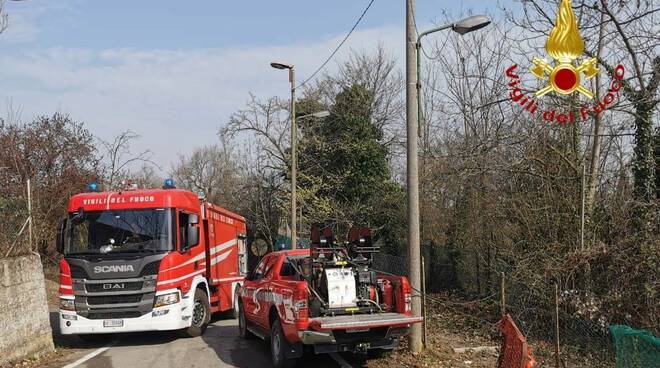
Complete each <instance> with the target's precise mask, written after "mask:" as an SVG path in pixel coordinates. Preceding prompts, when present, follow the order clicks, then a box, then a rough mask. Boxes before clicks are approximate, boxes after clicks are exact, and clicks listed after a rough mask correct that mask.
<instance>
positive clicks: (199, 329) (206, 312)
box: [183, 289, 211, 337]
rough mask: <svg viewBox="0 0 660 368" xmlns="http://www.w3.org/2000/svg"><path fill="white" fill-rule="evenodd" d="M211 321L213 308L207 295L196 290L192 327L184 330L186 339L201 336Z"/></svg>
mask: <svg viewBox="0 0 660 368" xmlns="http://www.w3.org/2000/svg"><path fill="white" fill-rule="evenodd" d="M210 320H211V307H210V306H209V298H208V297H207V296H206V293H205V292H203V291H202V290H200V289H197V290H195V299H194V301H193V306H192V316H190V327H188V328H186V329H185V330H183V335H184V336H186V337H196V336H201V335H202V334H203V333H204V331H206V327H208V325H209V321H210Z"/></svg>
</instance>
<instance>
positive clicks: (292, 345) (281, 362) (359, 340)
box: [236, 249, 422, 367]
mask: <svg viewBox="0 0 660 368" xmlns="http://www.w3.org/2000/svg"><path fill="white" fill-rule="evenodd" d="M312 252H313V251H312ZM317 255H318V254H317ZM313 256H314V255H312V256H311V257H313ZM311 257H310V250H309V249H301V250H289V251H280V252H274V253H270V254H268V255H266V256H265V257H264V258H263V259H262V260H261V262H260V263H259V264H258V265H257V267H256V268H255V269H254V271H253V272H252V273H251V274H250V275H249V276H248V278H247V279H246V280H245V283H244V284H243V286H242V287H241V288H240V289H239V290H238V291H237V298H236V300H238V304H239V305H238V314H239V315H238V319H239V330H240V336H241V337H242V338H246V339H247V338H251V337H254V336H255V335H256V336H258V337H260V338H262V339H264V340H267V341H270V345H271V355H272V360H273V365H274V366H275V367H290V366H293V365H295V362H296V359H297V358H300V357H301V356H302V355H303V346H304V345H310V346H312V347H313V350H314V352H315V353H316V354H320V353H332V352H361V353H368V354H369V356H374V355H375V356H378V355H381V354H382V353H387V352H389V351H392V350H393V349H394V348H395V347H396V346H397V345H398V342H399V338H401V337H402V336H405V335H407V334H408V331H409V327H410V325H411V324H412V323H418V322H421V321H422V318H421V317H413V316H412V313H411V306H410V298H411V289H410V285H409V283H408V280H407V279H406V278H405V277H403V276H391V275H380V274H377V273H376V272H375V271H371V270H367V268H366V267H362V268H360V267H359V266H358V265H355V264H353V263H352V262H351V261H350V258H347V259H348V260H342V258H341V257H340V258H335V259H334V260H332V261H330V262H331V264H332V265H333V266H336V267H332V268H330V269H328V270H324V271H323V272H321V273H320V275H321V276H318V278H317V281H318V280H321V279H322V280H321V284H324V285H327V287H317V288H315V287H314V286H313V285H314V284H315V285H319V283H316V282H315V281H314V280H310V277H309V276H305V274H306V273H307V275H310V274H311V275H314V274H316V275H319V273H318V272H316V273H314V272H310V271H309V268H310V267H311V266H312V265H313V264H316V263H313V262H312V261H314V259H310V258H311ZM321 258H323V256H321ZM317 263H318V262H317ZM305 265H307V267H308V268H307V272H306V271H305V270H304V268H305V267H306V266H305ZM363 274H364V275H366V276H363ZM346 275H348V276H349V277H348V278H344V279H345V280H348V282H346V283H344V284H342V281H341V280H342V277H343V276H346ZM368 278H371V280H370V281H369V280H367V279H368ZM337 280H339V281H337ZM363 282H367V283H369V282H371V285H368V284H364V283H363ZM363 284H364V285H363ZM356 288H357V289H358V290H357V291H356ZM361 289H363V290H365V291H364V292H360V290H361ZM338 292H339V294H338ZM365 293H366V295H367V297H368V298H369V299H371V302H368V303H365V302H364V301H363V300H362V299H361V297H360V295H364V294H365Z"/></svg>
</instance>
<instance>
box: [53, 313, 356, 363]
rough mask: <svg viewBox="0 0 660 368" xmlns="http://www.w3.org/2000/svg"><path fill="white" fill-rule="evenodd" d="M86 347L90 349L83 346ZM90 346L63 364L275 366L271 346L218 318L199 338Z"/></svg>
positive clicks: (117, 340)
mask: <svg viewBox="0 0 660 368" xmlns="http://www.w3.org/2000/svg"><path fill="white" fill-rule="evenodd" d="M81 345H83V346H84V344H83V343H81ZM87 347H88V348H86V349H85V350H84V351H82V352H79V353H78V354H76V356H74V357H71V358H70V360H71V361H67V362H65V363H62V364H61V365H59V366H60V367H63V368H135V367H138V368H149V367H158V368H184V367H190V368H194V367H200V368H201V367H204V368H208V367H245V368H248V367H255V368H256V367H259V368H262V367H270V366H271V363H270V347H269V345H268V343H267V342H264V341H262V340H260V339H254V340H243V339H241V338H240V337H239V336H238V327H237V321H236V320H216V321H214V322H212V323H211V324H210V325H209V327H208V329H207V330H206V333H205V334H204V335H203V336H201V337H197V338H180V337H178V336H177V335H176V334H175V333H171V332H167V333H163V332H157V333H156V332H150V333H139V334H138V333H131V334H121V335H117V336H115V337H114V338H112V339H109V340H108V341H107V342H106V343H99V344H98V345H97V346H94V347H89V345H87ZM353 358H354V357H352V356H350V355H348V356H338V355H334V356H329V355H313V354H306V355H305V357H304V358H303V359H301V360H300V361H299V363H298V365H297V366H298V367H314V368H326V367H327V368H330V367H333V368H335V367H342V368H346V367H359V364H357V363H356V362H351V361H352V360H354V359H353Z"/></svg>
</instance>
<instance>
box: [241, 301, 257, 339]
mask: <svg viewBox="0 0 660 368" xmlns="http://www.w3.org/2000/svg"><path fill="white" fill-rule="evenodd" d="M238 336H240V337H241V338H242V339H246V340H249V339H251V338H253V337H254V334H253V333H252V332H250V330H248V329H247V320H246V319H245V311H244V310H243V304H241V303H238Z"/></svg>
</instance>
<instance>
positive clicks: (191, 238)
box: [186, 225, 199, 250]
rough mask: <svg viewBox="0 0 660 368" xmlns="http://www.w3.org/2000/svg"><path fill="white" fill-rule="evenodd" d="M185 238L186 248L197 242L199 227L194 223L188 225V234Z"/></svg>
mask: <svg viewBox="0 0 660 368" xmlns="http://www.w3.org/2000/svg"><path fill="white" fill-rule="evenodd" d="M186 238H187V240H188V242H187V244H186V250H188V249H190V248H192V247H194V246H195V245H197V244H199V227H198V226H195V225H188V236H187V237H186Z"/></svg>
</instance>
